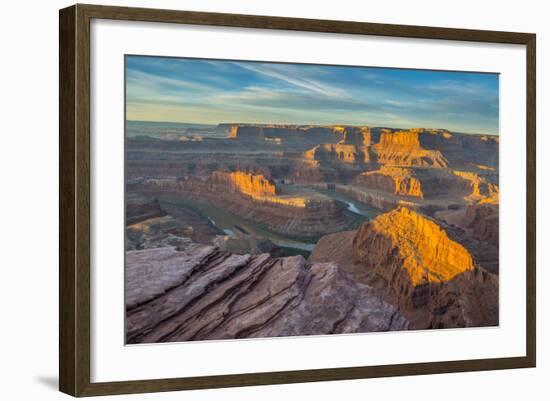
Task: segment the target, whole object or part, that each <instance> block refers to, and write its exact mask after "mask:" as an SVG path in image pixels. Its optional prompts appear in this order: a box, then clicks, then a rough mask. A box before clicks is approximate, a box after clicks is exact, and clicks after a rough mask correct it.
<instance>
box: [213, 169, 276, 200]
mask: <svg viewBox="0 0 550 401" xmlns="http://www.w3.org/2000/svg"><path fill="white" fill-rule="evenodd" d="M211 180H212V182H213V183H216V184H220V185H225V186H227V187H229V188H231V189H233V190H235V191H237V192H240V193H243V194H245V195H249V196H251V197H253V198H262V197H265V196H274V195H276V194H277V193H278V191H277V187H276V186H275V184H274V183H273V182H272V181H270V180H269V179H267V178H266V177H264V176H263V175H262V174H251V173H246V172H242V171H234V172H230V173H226V172H221V171H215V172H213V173H212V176H211Z"/></svg>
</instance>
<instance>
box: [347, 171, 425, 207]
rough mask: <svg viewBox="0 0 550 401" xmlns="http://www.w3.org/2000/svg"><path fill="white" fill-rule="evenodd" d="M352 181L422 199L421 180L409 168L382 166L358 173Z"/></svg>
mask: <svg viewBox="0 0 550 401" xmlns="http://www.w3.org/2000/svg"><path fill="white" fill-rule="evenodd" d="M353 183H354V184H355V185H358V186H365V187H370V188H374V189H378V190H381V191H386V192H390V193H393V194H395V195H402V196H411V197H416V198H420V199H424V193H423V192H422V182H421V181H420V179H419V178H418V177H417V173H416V172H415V170H413V169H410V168H403V167H392V166H382V167H381V168H380V169H379V170H375V171H367V172H365V173H361V174H359V175H358V176H357V177H355V178H354V179H353Z"/></svg>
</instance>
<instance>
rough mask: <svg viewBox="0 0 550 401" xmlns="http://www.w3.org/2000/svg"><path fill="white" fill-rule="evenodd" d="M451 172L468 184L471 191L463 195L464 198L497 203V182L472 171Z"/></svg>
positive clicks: (498, 192) (498, 191)
mask: <svg viewBox="0 0 550 401" xmlns="http://www.w3.org/2000/svg"><path fill="white" fill-rule="evenodd" d="M453 173H454V174H455V175H456V176H458V177H460V178H462V179H464V180H466V181H468V182H469V184H470V187H471V193H470V194H469V195H468V196H466V197H465V199H466V200H469V201H473V202H478V203H482V204H483V203H489V204H495V205H496V204H498V203H499V194H500V190H499V188H498V185H497V184H494V183H492V182H490V181H488V180H487V179H486V178H484V177H482V176H480V175H479V174H476V173H473V172H469V171H458V170H455V171H453Z"/></svg>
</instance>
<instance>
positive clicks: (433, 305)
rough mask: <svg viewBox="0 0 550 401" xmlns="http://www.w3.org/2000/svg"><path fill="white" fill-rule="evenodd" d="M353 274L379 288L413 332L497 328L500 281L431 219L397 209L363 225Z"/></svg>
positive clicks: (355, 245) (355, 244)
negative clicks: (442, 329)
mask: <svg viewBox="0 0 550 401" xmlns="http://www.w3.org/2000/svg"><path fill="white" fill-rule="evenodd" d="M352 248H353V258H354V266H355V267H354V271H355V272H356V275H357V277H359V279H360V280H361V281H363V282H365V283H367V284H369V285H372V286H374V287H375V288H378V289H379V290H380V291H381V292H382V293H383V294H384V297H385V299H386V300H388V301H389V302H391V303H392V304H394V305H396V306H397V307H398V308H399V310H400V312H401V313H402V314H403V315H404V316H405V317H406V318H407V319H408V320H409V321H410V324H411V328H444V327H470V326H491V325H496V324H498V277H497V276H496V275H493V274H491V273H489V272H487V271H486V270H485V269H483V268H482V267H480V266H477V265H476V264H475V262H474V259H473V258H472V255H471V254H470V253H469V252H468V250H467V249H466V248H465V247H464V246H462V245H461V244H460V243H458V242H456V241H454V240H453V239H451V238H450V237H449V235H448V234H447V233H446V232H445V231H444V230H443V229H441V227H440V226H439V225H438V224H437V223H436V222H435V221H434V220H432V219H431V218H428V217H426V216H423V215H421V214H419V213H416V212H413V211H411V210H408V209H406V208H398V209H395V210H393V211H391V212H388V213H385V214H383V215H380V216H378V217H377V218H376V219H374V220H373V221H371V222H369V223H365V224H364V225H362V226H361V227H360V228H359V230H358V231H357V234H356V236H355V237H354V239H353V244H352Z"/></svg>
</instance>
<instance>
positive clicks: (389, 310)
mask: <svg viewBox="0 0 550 401" xmlns="http://www.w3.org/2000/svg"><path fill="white" fill-rule="evenodd" d="M126 261H127V264H126V340H127V342H128V343H151V342H170V341H186V340H219V339H236V338H253V337H272V336H303V335H313V334H315V335H319V334H333V333H355V332H371V331H388V330H405V329H407V325H408V323H407V321H406V320H405V319H404V318H403V317H402V316H401V315H400V314H399V313H398V312H397V310H396V309H395V308H394V307H393V306H391V305H389V304H388V303H386V302H384V301H383V300H382V299H381V298H380V297H379V296H377V295H375V294H373V291H372V290H371V289H370V288H369V287H368V286H366V285H363V284H360V283H357V282H356V281H354V280H353V279H352V278H351V276H350V275H349V274H348V273H346V272H345V271H343V270H342V269H340V268H339V267H338V266H337V265H335V264H334V263H313V264H308V263H306V262H305V261H304V259H303V258H302V257H301V256H296V257H287V258H271V257H270V256H269V255H268V254H262V255H255V256H251V255H233V254H229V253H225V252H221V251H219V250H218V249H217V248H215V247H213V246H206V245H198V244H194V243H191V242H188V243H187V244H186V245H185V246H180V250H177V249H176V248H174V247H166V248H157V249H147V250H142V251H130V252H127V256H126Z"/></svg>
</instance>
